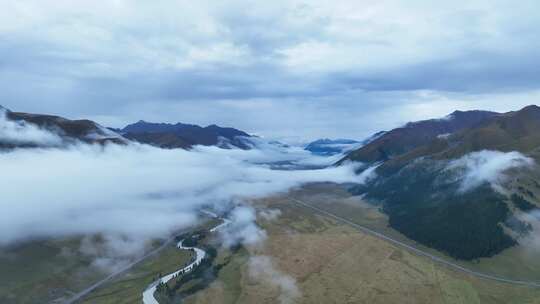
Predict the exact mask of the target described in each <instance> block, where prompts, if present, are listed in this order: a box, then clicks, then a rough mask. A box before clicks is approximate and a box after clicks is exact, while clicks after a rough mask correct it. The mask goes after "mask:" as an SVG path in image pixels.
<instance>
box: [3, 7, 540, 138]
mask: <svg viewBox="0 0 540 304" xmlns="http://www.w3.org/2000/svg"><path fill="white" fill-rule="evenodd" d="M538 11H539V10H538V3H537V2H536V1H533V0H525V1H520V2H519V3H517V4H516V3H510V2H507V1H488V0H474V1H459V2H452V3H451V4H450V3H448V4H445V3H441V2H438V3H437V4H434V3H433V2H431V1H425V0H415V1H408V2H407V3H406V4H404V3H403V2H402V1H397V0H383V1H377V2H373V1H350V0H340V1H337V2H331V3H330V2H328V1H322V0H316V1H309V2H306V1H300V0H294V1H285V0H279V1H272V2H266V3H257V4H255V3H252V2H249V1H243V0H229V1H224V2H220V3H216V2H215V1H197V2H196V3H194V2H192V1H153V2H139V1H113V2H108V3H106V4H100V5H96V4H95V3H93V2H89V1H77V2H76V3H72V2H68V1H37V0H24V1H12V2H9V3H4V10H2V12H0V39H1V40H2V43H1V44H0V55H1V58H2V61H1V62H0V65H1V67H2V69H0V83H1V85H0V100H2V103H5V105H7V106H9V107H12V108H14V109H17V110H23V111H30V112H52V113H56V114H61V115H65V116H68V117H75V118H80V117H88V116H90V117H91V118H94V119H97V120H98V121H99V122H101V123H102V124H105V125H112V126H115V127H118V126H120V125H122V124H126V123H128V122H132V121H136V120H138V119H146V120H150V121H163V120H166V121H171V122H176V121H184V122H191V123H200V124H211V123H220V124H226V125H232V126H236V127H239V128H242V129H246V130H247V131H250V132H257V133H260V134H267V135H270V136H274V137H275V136H301V137H308V138H315V137H327V136H330V137H335V136H340V135H341V136H347V137H353V138H356V139H362V138H364V137H366V136H368V135H370V134H372V133H373V132H375V131H379V130H382V129H388V128H390V127H393V126H396V125H398V124H401V123H403V122H405V121H408V120H417V119H424V118H432V117H436V116H444V115H446V114H448V113H450V112H452V111H453V110H455V109H457V108H459V109H471V108H486V109H492V110H501V111H505V110H511V109H516V108H518V107H521V106H523V105H525V104H530V103H534V102H536V100H538V97H539V95H540V93H539V91H540V87H539V85H538V84H539V83H540V82H539V81H538V80H539V75H538V73H537V71H538V69H539V66H538V64H539V63H538V60H537V56H536V52H535V50H537V49H538V47H539V42H538V39H535V38H536V37H537V36H538V34H539V28H540V27H539V26H538V20H539V18H538V17H539V16H538V13H537V12H538ZM299 116H302V118H301V119H299ZM291 130H294V132H291ZM293 133H294V134H293Z"/></svg>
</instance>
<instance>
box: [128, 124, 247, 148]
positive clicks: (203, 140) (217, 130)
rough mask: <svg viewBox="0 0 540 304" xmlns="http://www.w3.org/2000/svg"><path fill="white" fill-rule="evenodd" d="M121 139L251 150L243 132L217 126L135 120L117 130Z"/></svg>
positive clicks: (161, 145) (158, 144)
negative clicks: (122, 137)
mask: <svg viewBox="0 0 540 304" xmlns="http://www.w3.org/2000/svg"><path fill="white" fill-rule="evenodd" d="M119 133H120V134H122V135H123V136H124V137H126V138H128V139H130V140H134V141H137V142H140V143H145V144H150V145H153V146H157V147H161V148H170V149H171V148H182V149H189V148H191V147H192V146H195V145H203V146H218V147H220V148H226V149H227V148H232V147H236V148H240V149H251V145H250V142H249V140H248V139H249V138H250V137H251V135H249V134H247V133H246V132H243V131H240V130H237V129H234V128H223V127H219V126H217V125H210V126H207V127H200V126H198V125H190V124H183V123H177V124H167V123H151V122H146V121H142V120H141V121H139V122H137V123H134V124H131V125H128V126H126V127H125V128H123V129H121V130H119Z"/></svg>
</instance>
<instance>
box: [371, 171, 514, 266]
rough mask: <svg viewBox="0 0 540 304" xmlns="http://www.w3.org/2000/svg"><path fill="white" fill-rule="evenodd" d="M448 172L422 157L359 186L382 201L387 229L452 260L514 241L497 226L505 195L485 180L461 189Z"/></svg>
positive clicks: (504, 214) (493, 251)
mask: <svg viewBox="0 0 540 304" xmlns="http://www.w3.org/2000/svg"><path fill="white" fill-rule="evenodd" d="M453 174H454V173H453V172H450V171H447V170H444V166H441V165H439V164H438V163H437V162H435V161H424V162H420V163H417V164H414V165H411V166H408V167H406V168H404V169H403V170H401V171H400V172H399V173H398V174H395V175H392V176H391V177H389V178H386V179H382V180H381V179H379V181H377V182H376V183H372V184H370V185H369V186H368V188H365V189H363V190H364V194H365V195H366V197H367V198H368V199H374V200H377V201H381V202H383V209H382V210H383V211H384V213H386V214H387V215H388V217H389V225H390V226H391V227H392V228H394V229H396V230H398V231H399V232H401V233H403V234H404V235H405V236H407V237H408V238H410V239H412V240H415V241H417V242H419V243H421V244H423V245H426V246H428V247H432V248H434V249H437V250H440V251H442V252H445V253H447V254H448V255H450V256H452V257H454V258H457V259H463V260H474V259H477V258H480V257H491V256H493V255H495V254H497V253H499V252H501V251H502V250H504V249H506V248H509V247H511V246H514V245H515V244H517V242H516V241H515V240H514V239H512V238H511V237H510V236H509V235H507V234H505V232H504V229H503V228H502V226H501V223H504V222H505V221H506V220H507V219H508V217H509V216H510V210H509V209H508V207H507V205H506V203H505V201H504V197H503V196H501V195H500V194H498V193H496V192H495V191H494V190H493V189H492V188H491V187H490V186H489V185H488V184H484V185H482V186H479V187H476V188H474V189H471V190H468V191H465V192H464V191H461V190H460V186H461V185H460V183H459V180H458V179H456V178H455V176H454V175H453Z"/></svg>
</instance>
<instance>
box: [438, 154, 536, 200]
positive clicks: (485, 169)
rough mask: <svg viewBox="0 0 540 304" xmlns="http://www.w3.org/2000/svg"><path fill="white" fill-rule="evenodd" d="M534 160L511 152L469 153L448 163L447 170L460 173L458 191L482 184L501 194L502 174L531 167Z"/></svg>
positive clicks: (503, 176) (503, 179)
mask: <svg viewBox="0 0 540 304" xmlns="http://www.w3.org/2000/svg"><path fill="white" fill-rule="evenodd" d="M533 165H534V160H533V159H532V158H529V157H526V156H525V155H523V154H521V153H519V152H516V151H512V152H499V151H490V150H483V151H479V152H473V153H469V154H467V155H465V156H463V157H461V158H459V159H456V160H454V161H452V162H450V163H449V164H448V166H447V169H448V170H457V171H459V172H461V175H463V176H462V181H461V186H460V190H461V191H468V190H470V189H473V188H476V187H478V186H480V185H482V184H483V183H489V184H490V185H491V186H492V187H493V188H494V189H495V190H498V191H501V192H503V187H502V186H503V184H504V182H505V180H506V176H505V175H504V172H505V171H507V170H509V169H511V168H519V167H528V166H533Z"/></svg>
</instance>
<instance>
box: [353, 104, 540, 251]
mask: <svg viewBox="0 0 540 304" xmlns="http://www.w3.org/2000/svg"><path fill="white" fill-rule="evenodd" d="M451 116H452V117H451V118H450V120H451V121H450V122H449V121H448V120H445V121H440V120H432V121H424V122H419V123H411V124H408V125H407V126H406V127H404V128H398V129H395V130H392V131H390V132H388V133H387V134H386V135H384V136H382V137H381V138H379V140H376V141H374V142H372V143H371V144H369V145H367V146H365V147H362V148H360V149H358V150H356V151H353V152H351V153H350V154H349V155H347V157H345V159H347V160H352V161H363V162H365V163H367V164H368V166H369V165H373V164H375V163H376V165H377V166H378V167H377V168H376V170H375V173H376V177H375V178H372V179H371V180H369V181H368V182H367V183H366V184H365V185H361V186H358V187H355V188H354V189H353V190H352V191H353V192H354V193H356V194H362V195H364V197H365V198H367V199H368V200H369V201H371V202H372V203H374V204H378V205H380V206H381V209H382V210H383V211H384V212H385V213H386V214H387V215H388V217H389V224H390V226H391V227H393V228H395V229H396V230H398V231H400V232H402V233H403V234H405V235H406V236H407V237H409V238H411V239H413V240H415V241H417V242H420V243H422V244H424V245H426V246H429V247H432V248H435V249H438V250H441V251H443V252H446V253H447V254H449V255H451V256H453V257H455V258H458V259H464V260H473V259H477V258H481V257H489V256H493V255H495V254H498V253H500V252H501V251H503V250H505V249H507V248H509V247H512V246H514V245H516V244H518V243H519V242H520V240H521V239H522V237H524V236H525V235H527V234H528V233H530V231H531V226H530V223H528V222H527V221H526V220H524V219H523V215H524V214H526V213H527V212H530V210H533V209H534V210H535V209H536V208H537V207H536V206H538V205H540V204H539V201H538V198H537V196H538V193H540V184H539V183H538V182H539V172H540V170H539V168H538V167H537V165H536V164H534V160H536V161H538V160H539V159H540V158H539V155H540V152H539V150H540V134H539V132H538V130H540V107H537V106H528V107H526V108H524V109H522V110H519V111H514V112H508V113H504V114H497V113H492V112H482V111H472V112H454V113H453V114H452V115H451ZM449 131H453V132H449ZM399 134H401V135H402V136H403V137H402V138H399V137H395V136H398V135H399ZM441 134H444V135H443V136H441ZM416 135H417V136H416ZM394 140H395V141H399V142H401V143H402V144H403V147H404V148H399V147H398V146H396V145H395V143H394ZM507 153H508V154H507ZM506 164H509V165H508V166H507V167H504V166H505V165H506ZM498 167H501V168H503V169H501V171H504V175H501V174H502V173H501V172H499V171H497V170H496V168H498ZM512 168H513V169H512ZM482 170H484V171H482ZM479 174H483V176H481V177H477V175H479ZM471 176H472V178H471ZM499 177H500V178H499ZM502 177H504V178H502ZM474 178H480V179H479V182H477V180H475V179H474ZM482 178H483V179H482ZM524 206H526V207H527V208H524Z"/></svg>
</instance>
